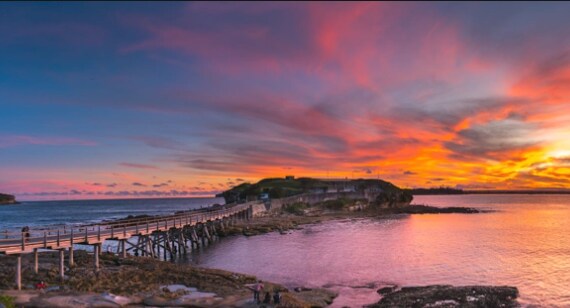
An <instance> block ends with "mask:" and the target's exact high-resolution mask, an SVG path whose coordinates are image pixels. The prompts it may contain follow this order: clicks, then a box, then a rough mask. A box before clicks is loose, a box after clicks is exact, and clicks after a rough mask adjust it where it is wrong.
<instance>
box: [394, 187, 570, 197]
mask: <svg viewBox="0 0 570 308" xmlns="http://www.w3.org/2000/svg"><path fill="white" fill-rule="evenodd" d="M403 190H404V191H406V192H407V193H409V194H412V195H414V196H419V195H476V194H479V195H484V194H525V195H542V194H550V195H554V194H570V190H568V189H544V190H539V189H525V190H506V189H504V190H499V189H497V190H494V189H488V190H463V189H458V188H452V187H444V186H442V187H435V188H407V189H403Z"/></svg>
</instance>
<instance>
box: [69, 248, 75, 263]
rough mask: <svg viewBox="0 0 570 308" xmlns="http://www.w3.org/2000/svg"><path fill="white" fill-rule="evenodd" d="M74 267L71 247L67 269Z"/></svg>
mask: <svg viewBox="0 0 570 308" xmlns="http://www.w3.org/2000/svg"><path fill="white" fill-rule="evenodd" d="M74 265H75V260H74V259H73V245H72V246H70V247H69V267H73V266H74Z"/></svg>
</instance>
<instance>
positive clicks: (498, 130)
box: [445, 115, 538, 160]
mask: <svg viewBox="0 0 570 308" xmlns="http://www.w3.org/2000/svg"><path fill="white" fill-rule="evenodd" d="M534 129H535V126H534V125H533V124H530V123H526V122H524V121H523V120H522V119H519V118H518V117H517V116H516V115H511V116H510V117H509V118H506V119H503V120H497V121H491V122H487V123H485V124H478V125H475V126H473V127H470V128H467V129H463V130H461V131H459V132H458V134H457V138H456V139H455V140H454V141H450V142H446V143H445V147H446V148H448V149H450V150H451V151H453V152H454V153H455V154H458V155H460V156H467V157H471V158H487V159H499V160H500V159H501V158H504V157H505V155H509V154H510V153H512V152H513V151H517V150H524V149H527V148H530V147H533V146H535V145H537V144H538V140H537V139H534V138H529V136H532V132H533V130H534ZM507 158H508V157H507Z"/></svg>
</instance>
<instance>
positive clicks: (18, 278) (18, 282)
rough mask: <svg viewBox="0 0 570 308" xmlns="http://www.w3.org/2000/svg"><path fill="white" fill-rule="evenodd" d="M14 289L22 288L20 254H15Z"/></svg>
mask: <svg viewBox="0 0 570 308" xmlns="http://www.w3.org/2000/svg"><path fill="white" fill-rule="evenodd" d="M16 289H17V290H18V291H19V290H22V255H17V256H16Z"/></svg>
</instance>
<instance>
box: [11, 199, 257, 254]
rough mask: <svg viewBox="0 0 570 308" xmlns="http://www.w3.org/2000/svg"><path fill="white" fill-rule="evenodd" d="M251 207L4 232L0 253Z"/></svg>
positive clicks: (138, 231) (91, 240)
mask: <svg viewBox="0 0 570 308" xmlns="http://www.w3.org/2000/svg"><path fill="white" fill-rule="evenodd" d="M248 210H249V206H247V205H235V206H232V207H229V208H224V209H220V210H213V211H212V210H209V211H192V212H185V213H180V214H176V215H167V216H157V217H148V218H140V219H132V220H120V221H115V222H113V221H110V222H103V223H99V224H89V225H80V226H71V227H67V226H64V227H62V228H57V229H48V230H43V229H42V230H30V231H29V236H26V233H25V232H12V233H8V232H6V233H4V234H2V236H3V237H4V238H3V239H0V254H8V255H9V254H24V253H31V252H33V251H34V249H38V248H39V249H64V248H69V247H71V246H73V244H88V245H93V244H100V243H102V242H103V241H105V240H109V239H113V240H121V239H128V238H130V237H133V236H137V235H148V234H151V233H153V232H156V231H167V230H169V229H170V228H182V227H185V226H194V225H197V224H201V223H206V222H208V221H213V220H217V219H223V218H226V217H230V216H232V215H236V214H240V213H243V212H245V211H248Z"/></svg>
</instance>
